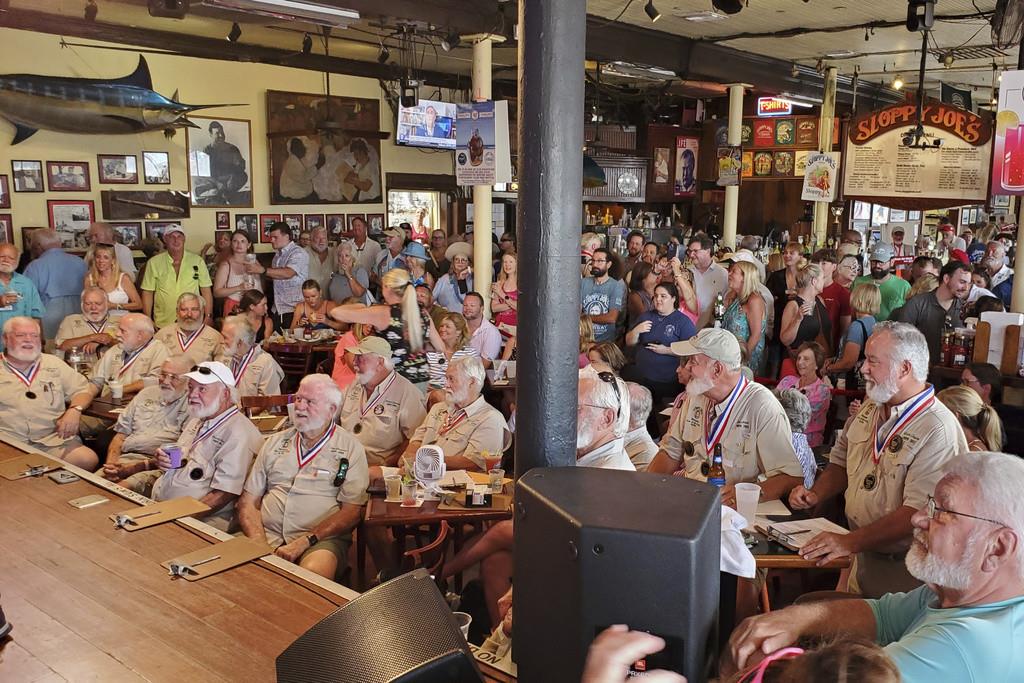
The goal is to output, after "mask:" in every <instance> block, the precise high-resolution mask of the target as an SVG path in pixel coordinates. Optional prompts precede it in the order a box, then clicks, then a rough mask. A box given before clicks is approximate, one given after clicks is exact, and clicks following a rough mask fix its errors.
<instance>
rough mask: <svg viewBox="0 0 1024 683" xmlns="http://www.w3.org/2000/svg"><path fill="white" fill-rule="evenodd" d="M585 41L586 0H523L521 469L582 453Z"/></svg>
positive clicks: (571, 458) (518, 459) (518, 428)
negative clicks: (578, 395)
mask: <svg viewBox="0 0 1024 683" xmlns="http://www.w3.org/2000/svg"><path fill="white" fill-rule="evenodd" d="M585 43H586V1H585V0H557V2H553V1H552V0H520V2H519V205H518V211H517V220H516V222H517V226H518V227H517V233H518V238H519V240H518V241H519V283H520V290H521V293H520V298H519V301H520V304H519V323H518V329H517V335H518V340H517V344H516V349H517V352H518V363H517V370H516V375H517V381H518V392H517V401H516V475H517V476H518V475H521V474H523V473H524V472H526V471H528V470H530V469H532V468H534V467H557V466H563V465H570V464H572V463H574V462H575V461H576V393H577V392H576V384H577V367H578V365H577V357H578V355H579V315H580V226H581V225H582V223H581V217H582V204H581V201H582V195H583V151H582V150H583V83H584V48H585Z"/></svg>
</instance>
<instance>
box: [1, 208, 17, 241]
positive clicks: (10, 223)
mask: <svg viewBox="0 0 1024 683" xmlns="http://www.w3.org/2000/svg"><path fill="white" fill-rule="evenodd" d="M0 242H8V243H13V242H14V218H13V217H12V216H11V214H9V213H0Z"/></svg>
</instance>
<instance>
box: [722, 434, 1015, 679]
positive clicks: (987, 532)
mask: <svg viewBox="0 0 1024 683" xmlns="http://www.w3.org/2000/svg"><path fill="white" fill-rule="evenodd" d="M943 474H944V476H943V477H942V479H941V480H940V481H939V482H938V485H937V486H936V487H935V489H934V491H935V494H934V497H933V496H931V495H928V496H926V497H925V498H924V504H923V507H922V509H920V510H917V511H916V512H915V513H914V514H913V516H912V520H911V521H912V524H913V543H912V544H911V546H910V550H909V552H908V553H907V559H906V566H907V569H908V571H909V572H910V574H911V575H913V576H914V577H915V578H917V579H918V580H919V581H921V582H923V583H924V584H925V585H923V586H919V587H918V588H916V589H914V590H912V591H910V592H908V593H891V594H888V595H884V596H882V597H881V598H880V599H878V600H836V601H828V602H810V603H804V604H801V605H794V606H792V607H787V608H785V609H782V610H777V611H774V612H771V613H769V614H765V615H761V616H756V617H752V618H750V619H748V620H747V621H745V622H743V623H742V624H740V626H739V628H738V629H736V631H735V632H734V633H733V635H732V638H731V639H730V641H729V653H728V659H729V660H731V661H727V662H725V663H724V666H723V670H722V674H723V675H729V673H730V672H731V671H732V670H734V669H736V668H737V667H738V668H741V669H742V668H744V667H746V666H748V665H750V664H752V663H755V662H757V661H759V660H761V659H763V658H764V657H765V656H766V655H767V654H769V653H770V652H773V651H775V650H777V649H779V648H782V647H786V646H787V645H790V644H794V643H796V641H797V640H798V639H800V638H803V637H808V636H809V637H821V636H824V637H827V638H831V637H835V636H856V637H860V638H866V639H870V640H873V641H876V642H877V643H878V644H879V645H882V646H883V647H884V648H885V653H886V654H887V655H888V656H889V657H890V658H891V659H892V661H893V662H894V663H895V664H896V667H897V668H898V669H899V672H900V677H901V679H902V680H903V681H904V683H932V682H934V681H993V682H994V681H1016V680H1020V676H1021V671H1024V648H1021V647H1020V644H1021V642H1022V641H1024V500H1022V499H1021V495H1020V492H1021V491H1022V490H1024V461H1021V460H1020V459H1019V458H1017V457H1014V456H1012V455H1007V454H1005V453H964V454H963V455H960V456H958V457H956V458H954V459H953V460H951V461H949V463H948V464H947V466H946V468H945V470H944V471H943ZM929 490H930V489H929Z"/></svg>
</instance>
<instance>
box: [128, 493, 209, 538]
mask: <svg viewBox="0 0 1024 683" xmlns="http://www.w3.org/2000/svg"><path fill="white" fill-rule="evenodd" d="M209 509H210V506H209V505H206V504H205V503H200V502H199V501H198V500H196V499H195V498H189V497H188V496H182V497H181V498H172V499H171V500H165V501H162V502H160V503H151V504H150V505H143V506H142V507H133V508H131V509H129V510H123V511H121V512H118V513H115V514H113V515H110V521H112V522H113V523H114V526H116V527H118V528H121V529H124V530H125V531H138V530H139V529H145V528H147V527H151V526H156V525H157V524H163V523H164V522H170V521H173V520H175V519H179V518H181V517H189V516H191V515H198V514H200V513H202V512H207V511H209Z"/></svg>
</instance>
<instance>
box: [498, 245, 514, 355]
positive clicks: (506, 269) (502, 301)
mask: <svg viewBox="0 0 1024 683" xmlns="http://www.w3.org/2000/svg"><path fill="white" fill-rule="evenodd" d="M516 264H517V261H516V252H514V251H508V252H505V253H504V254H502V256H501V270H500V271H499V272H498V279H497V281H496V282H495V283H494V286H493V287H491V313H493V314H494V324H495V325H497V326H498V330H499V331H500V332H501V336H502V337H504V338H505V339H508V338H509V337H513V336H515V334H516V326H517V325H518V324H519V273H518V268H517V265H516Z"/></svg>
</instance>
